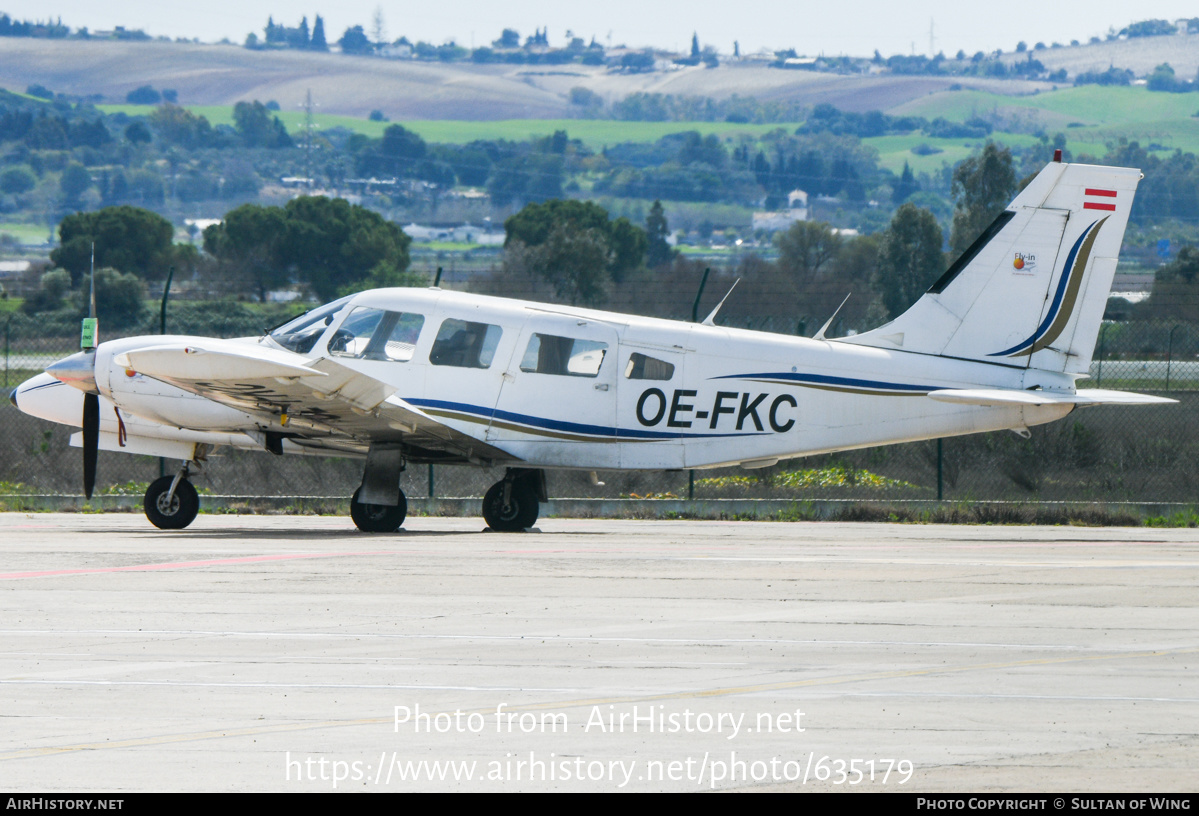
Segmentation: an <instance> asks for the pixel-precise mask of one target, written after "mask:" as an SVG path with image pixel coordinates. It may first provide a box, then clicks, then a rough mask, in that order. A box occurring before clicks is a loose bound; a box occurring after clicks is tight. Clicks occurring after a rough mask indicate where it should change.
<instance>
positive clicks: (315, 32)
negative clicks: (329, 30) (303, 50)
mask: <svg viewBox="0 0 1199 816" xmlns="http://www.w3.org/2000/svg"><path fill="white" fill-rule="evenodd" d="M308 47H309V48H311V49H312V50H313V51H328V50H329V44H328V43H327V42H325V21H324V19H322V17H321V15H319V14H318V15H316V22H314V23H313V24H312V40H311V42H309V44H308Z"/></svg>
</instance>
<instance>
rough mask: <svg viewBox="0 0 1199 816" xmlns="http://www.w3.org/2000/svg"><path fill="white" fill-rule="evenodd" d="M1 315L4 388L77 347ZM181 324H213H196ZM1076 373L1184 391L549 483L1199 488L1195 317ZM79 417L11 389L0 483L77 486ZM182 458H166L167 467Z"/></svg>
mask: <svg viewBox="0 0 1199 816" xmlns="http://www.w3.org/2000/svg"><path fill="white" fill-rule="evenodd" d="M0 320H2V318H0ZM759 324H760V325H759ZM793 324H794V321H793V320H790V319H779V320H758V321H757V322H756V323H755V324H754V325H752V326H746V327H747V328H757V329H776V330H779V329H782V330H786V329H785V327H787V326H790V330H791V331H794V330H795V327H794V325H793ZM3 328H4V329H5V336H4V348H3V354H4V357H3V370H2V373H0V376H2V379H3V385H4V388H5V391H4V393H5V394H7V393H8V392H9V391H10V390H11V389H13V388H15V387H16V386H17V385H18V384H20V383H21V382H23V381H24V380H25V379H27V378H28V377H30V376H33V375H34V374H37V373H38V372H40V371H41V370H42V369H43V368H45V366H47V365H49V364H50V363H51V362H53V361H55V360H57V359H60V358H61V357H64V356H66V355H67V354H70V353H72V352H73V351H74V350H75V347H76V346H77V339H76V338H75V337H69V338H66V337H58V338H49V337H35V336H29V333H28V331H25V332H21V333H20V336H13V333H12V331H11V326H10V325H4V326H3ZM175 330H176V331H194V332H195V333H197V334H209V333H212V334H216V333H220V332H205V331H203V330H202V327H199V326H188V327H186V328H184V327H177V328H175ZM230 333H235V332H230ZM242 333H249V332H242ZM109 339H110V338H109ZM1080 385H1081V386H1082V387H1102V388H1113V389H1124V390H1135V391H1140V392H1147V393H1154V394H1164V395H1168V396H1170V397H1172V398H1174V399H1176V400H1178V404H1176V405H1160V406H1130V407H1123V406H1103V407H1097V408H1086V409H1079V410H1076V411H1075V412H1073V413H1071V414H1070V415H1069V416H1067V417H1066V418H1065V419H1062V420H1059V421H1058V422H1054V423H1051V424H1049V425H1044V426H1040V427H1036V428H1033V429H1032V430H1031V433H1032V436H1031V437H1030V438H1029V439H1023V438H1021V437H1019V436H1017V435H1015V434H1012V433H1008V432H1000V433H990V434H979V435H974V436H966V437H954V438H949V439H944V440H932V441H926V442H916V443H909V444H904V445H893V446H886V447H877V448H867V449H863V450H858V451H849V452H843V453H838V454H831V455H824V456H814V457H808V458H806V459H797V460H793V461H790V462H784V463H781V464H779V465H776V466H774V467H771V468H766V469H762V470H752V471H747V470H742V469H738V468H724V469H716V470H701V471H694V472H688V471H667V472H600V473H598V474H597V476H598V479H599V480H600V481H601V482H602V484H595V483H594V482H593V480H592V478H591V476H590V474H588V473H583V472H572V471H557V472H551V473H550V476H549V490H550V494H551V495H552V496H555V497H562V498H565V497H596V498H619V497H647V498H678V499H686V498H695V499H710V498H779V499H804V500H809V499H810V500H815V499H834V498H837V499H858V500H883V501H892V500H897V499H937V498H941V499H944V500H946V501H970V500H1023V501H1030V500H1034V501H1036V500H1039V501H1100V502H1111V501H1132V502H1142V503H1156V502H1192V501H1196V500H1197V499H1199V472H1197V471H1196V468H1195V464H1194V463H1195V462H1196V461H1197V460H1199V326H1195V325H1191V324H1158V323H1148V322H1127V323H1105V324H1104V326H1103V329H1102V331H1101V334H1100V338H1099V344H1098V347H1097V349H1096V358H1095V362H1094V363H1093V364H1092V366H1091V379H1090V380H1089V381H1084V382H1082V383H1080ZM75 430H76V429H73V428H67V427H64V426H61V425H53V424H51V423H47V422H43V421H40V420H37V419H34V418H32V417H28V416H26V415H24V414H22V413H21V412H19V411H18V410H17V409H16V408H14V407H13V406H12V405H11V404H10V403H9V401H8V400H7V399H5V400H4V401H3V402H2V403H0V494H2V493H12V492H22V493H37V494H75V493H78V492H79V490H80V482H81V476H80V459H81V454H80V451H79V449H78V448H71V447H69V445H68V439H69V437H70V435H71V433H72V432H74V431H75ZM176 466H177V463H174V462H167V463H166V465H165V467H166V468H167V469H168V472H169V471H170V470H171V469H173V468H174V467H176ZM160 467H162V465H161V464H160V462H159V460H158V459H156V458H152V457H144V456H133V455H128V454H116V453H107V452H104V451H101V452H100V461H99V480H98V484H97V489H98V491H100V492H104V491H106V490H109V491H111V490H114V489H115V490H120V491H127V492H140V490H141V489H144V484H145V483H146V482H148V481H150V480H151V479H153V478H155V477H157V476H158V475H159V473H160ZM501 476H502V470H499V469H478V468H468V467H450V466H439V467H436V468H430V467H427V466H424V465H421V466H413V467H410V468H409V469H408V471H407V472H405V474H404V477H403V481H402V486H403V489H404V491H405V493H406V494H407V495H408V496H410V497H413V498H418V497H424V496H437V497H443V498H444V497H472V496H482V495H483V493H484V492H485V491H486V490H487V488H488V487H489V486H490V485H491V484H492V483H494V482H495V481H496V480H497V479H499V478H500V477H501ZM361 478H362V462H361V460H356V459H350V458H338V457H309V456H287V457H277V456H271V455H270V454H267V453H265V452H263V453H258V452H245V451H223V452H219V455H215V456H213V457H212V458H211V459H210V461H209V463H208V465H207V466H206V467H205V469H204V472H203V475H201V476H199V478H198V481H197V486H198V487H200V488H207V489H208V490H210V491H211V492H212V493H215V494H220V495H234V496H312V497H315V496H343V497H344V496H349V495H350V494H351V493H353V491H354V489H355V488H356V487H357V486H358V484H359V482H360V481H361Z"/></svg>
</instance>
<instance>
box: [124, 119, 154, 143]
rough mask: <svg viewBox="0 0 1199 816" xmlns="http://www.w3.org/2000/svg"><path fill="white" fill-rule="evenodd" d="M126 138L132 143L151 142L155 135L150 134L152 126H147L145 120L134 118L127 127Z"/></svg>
mask: <svg viewBox="0 0 1199 816" xmlns="http://www.w3.org/2000/svg"><path fill="white" fill-rule="evenodd" d="M125 138H126V139H128V140H129V142H130V143H132V144H149V143H150V141H151V140H152V139H153V138H154V137H153V136H151V135H150V128H148V127H146V123H145V122H143V121H142V120H141V119H134V120H133V121H132V122H130V123H129V125H128V127H126V128H125Z"/></svg>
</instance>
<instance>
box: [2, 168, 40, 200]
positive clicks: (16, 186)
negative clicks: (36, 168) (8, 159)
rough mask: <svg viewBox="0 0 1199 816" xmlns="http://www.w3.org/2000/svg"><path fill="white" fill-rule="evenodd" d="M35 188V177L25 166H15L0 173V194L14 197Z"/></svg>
mask: <svg viewBox="0 0 1199 816" xmlns="http://www.w3.org/2000/svg"><path fill="white" fill-rule="evenodd" d="M36 186H37V176H35V175H34V174H33V170H32V169H30V167H29V165H27V164H16V165H12V166H11V167H7V168H5V169H4V171H3V172H0V192H4V193H8V194H9V195H16V194H19V193H27V192H29V191H30V190H32V189H33V188H34V187H36Z"/></svg>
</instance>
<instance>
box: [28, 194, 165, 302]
mask: <svg viewBox="0 0 1199 816" xmlns="http://www.w3.org/2000/svg"><path fill="white" fill-rule="evenodd" d="M174 233H175V228H174V227H172V226H171V222H170V221H167V220H166V219H165V218H163V217H162V216H161V215H158V214H157V213H152V212H150V211H149V210H143V209H141V208H140V207H130V206H120V207H105V208H104V209H102V210H96V211H95V212H87V213H75V214H74V215H68V216H67V217H66V218H64V219H63V220H62V223H61V224H59V225H58V235H59V240H60V245H59V247H58V249H55V250H54V251H52V252H51V253H50V260H51V262H53V263H54V265H55V266H61V267H62V268H64V269H66V270H67V271H68V272H70V273H71V280H72V282H73V283H74V284H76V285H78V283H79V281H80V280H81V279H82V278H83V276H84V275H85V274H86V273H87V270H88V268H89V266H90V264H91V249H92V244H93V243H94V244H95V246H96V266H97V267H101V266H111V267H113V268H114V269H117V270H119V271H123V272H127V273H132V274H135V275H138V276H140V277H142V278H145V279H147V280H155V279H159V278H162V277H164V276H165V275H166V272H167V268H168V267H169V266H170V264H171V260H172V244H171V239H172V237H173V236H174Z"/></svg>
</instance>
